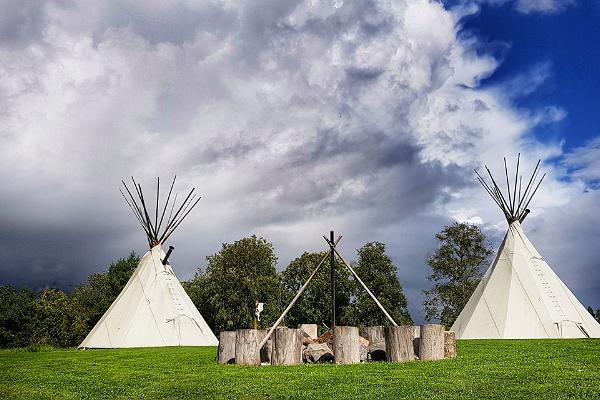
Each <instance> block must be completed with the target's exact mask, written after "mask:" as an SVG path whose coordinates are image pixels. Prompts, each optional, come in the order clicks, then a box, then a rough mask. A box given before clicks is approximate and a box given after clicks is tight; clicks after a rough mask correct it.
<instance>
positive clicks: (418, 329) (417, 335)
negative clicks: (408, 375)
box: [413, 325, 421, 358]
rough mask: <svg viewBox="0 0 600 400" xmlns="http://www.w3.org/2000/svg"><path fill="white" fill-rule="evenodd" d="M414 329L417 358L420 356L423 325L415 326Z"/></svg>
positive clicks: (414, 346) (414, 347)
mask: <svg viewBox="0 0 600 400" xmlns="http://www.w3.org/2000/svg"><path fill="white" fill-rule="evenodd" d="M413 330H414V339H413V349H414V351H415V356H416V358H419V338H420V337H421V327H420V326H418V325H417V326H413Z"/></svg>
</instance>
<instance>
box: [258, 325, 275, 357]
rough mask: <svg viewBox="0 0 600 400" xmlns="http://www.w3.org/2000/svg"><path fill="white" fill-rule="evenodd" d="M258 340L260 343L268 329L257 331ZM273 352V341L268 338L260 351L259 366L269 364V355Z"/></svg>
mask: <svg viewBox="0 0 600 400" xmlns="http://www.w3.org/2000/svg"><path fill="white" fill-rule="evenodd" d="M259 332H260V333H259V335H260V340H261V341H262V340H263V339H264V337H265V336H267V333H268V332H269V330H268V329H260V330H259ZM272 351H273V339H272V338H269V340H267V342H266V343H265V345H264V346H263V347H262V348H261V349H260V363H261V364H271V353H272Z"/></svg>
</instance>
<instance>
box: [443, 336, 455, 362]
mask: <svg viewBox="0 0 600 400" xmlns="http://www.w3.org/2000/svg"><path fill="white" fill-rule="evenodd" d="M454 357H456V333H454V332H453V331H446V332H444V358H454Z"/></svg>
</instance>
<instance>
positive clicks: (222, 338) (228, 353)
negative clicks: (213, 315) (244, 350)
mask: <svg viewBox="0 0 600 400" xmlns="http://www.w3.org/2000/svg"><path fill="white" fill-rule="evenodd" d="M235 337H236V332H235V331H222V332H221V333H220V334H219V352H218V355H217V362H218V363H219V364H233V363H235Z"/></svg>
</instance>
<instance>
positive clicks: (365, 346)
mask: <svg viewBox="0 0 600 400" xmlns="http://www.w3.org/2000/svg"><path fill="white" fill-rule="evenodd" d="M358 344H359V345H360V350H359V355H360V362H363V361H367V360H368V359H369V341H368V340H367V339H365V338H364V337H362V336H359V337H358Z"/></svg>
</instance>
